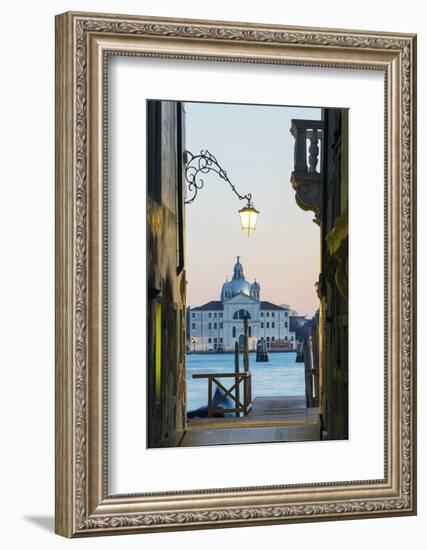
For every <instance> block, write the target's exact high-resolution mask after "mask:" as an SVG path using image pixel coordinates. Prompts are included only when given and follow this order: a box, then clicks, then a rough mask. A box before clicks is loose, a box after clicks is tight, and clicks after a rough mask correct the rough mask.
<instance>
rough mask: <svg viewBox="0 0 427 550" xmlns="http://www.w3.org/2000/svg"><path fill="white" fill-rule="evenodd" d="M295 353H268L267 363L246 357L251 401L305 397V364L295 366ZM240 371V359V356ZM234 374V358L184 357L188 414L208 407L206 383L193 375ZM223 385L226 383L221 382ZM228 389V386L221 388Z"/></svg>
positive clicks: (228, 354) (253, 357) (225, 355)
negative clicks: (249, 375) (283, 397)
mask: <svg viewBox="0 0 427 550" xmlns="http://www.w3.org/2000/svg"><path fill="white" fill-rule="evenodd" d="M295 358H296V353H295V352H286V353H270V354H269V361H268V363H257V362H256V361H255V354H250V355H249V368H250V370H251V372H252V398H253V399H254V398H255V397H257V396H268V395H304V393H305V387H304V386H305V383H304V363H295ZM240 370H241V371H243V355H241V356H240ZM208 372H209V373H210V372H214V373H220V372H234V355H233V354H232V353H226V354H212V355H203V354H197V353H196V354H191V353H190V354H187V410H189V411H192V410H194V409H197V408H198V407H202V406H205V405H207V396H208V381H207V379H201V380H193V378H192V376H193V374H196V373H197V374H199V373H208ZM222 382H223V383H224V382H227V380H226V379H224V381H222ZM224 385H225V386H226V387H227V384H224Z"/></svg>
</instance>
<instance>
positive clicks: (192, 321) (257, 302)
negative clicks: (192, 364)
mask: <svg viewBox="0 0 427 550" xmlns="http://www.w3.org/2000/svg"><path fill="white" fill-rule="evenodd" d="M245 317H246V318H247V319H248V328H249V350H255V349H256V344H257V342H258V340H259V339H260V338H264V340H265V341H266V343H267V347H268V348H270V349H274V348H276V349H295V333H294V332H291V331H290V310H289V308H288V307H287V306H283V305H276V304H273V303H271V302H267V301H265V300H261V287H260V285H259V283H258V282H257V281H254V282H253V283H250V282H249V281H247V280H246V279H245V275H244V272H243V265H242V264H241V262H240V257H239V256H237V261H236V263H235V264H234V269H233V276H232V279H231V281H228V280H226V281H225V283H224V284H223V285H222V289H221V294H220V300H213V301H210V302H208V303H206V304H203V305H202V306H199V307H194V308H189V310H188V318H187V345H188V346H189V348H190V349H191V351H234V346H235V342H236V341H239V344H240V348H241V349H243V319H244V318H245Z"/></svg>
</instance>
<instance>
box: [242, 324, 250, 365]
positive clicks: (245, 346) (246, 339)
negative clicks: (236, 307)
mask: <svg viewBox="0 0 427 550" xmlns="http://www.w3.org/2000/svg"><path fill="white" fill-rule="evenodd" d="M243 328H244V340H243V366H244V367H245V372H248V371H249V337H248V332H249V330H248V319H247V317H246V315H245V318H244V319H243Z"/></svg>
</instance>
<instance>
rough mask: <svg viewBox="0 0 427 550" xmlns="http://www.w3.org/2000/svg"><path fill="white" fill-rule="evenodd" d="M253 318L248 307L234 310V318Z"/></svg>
mask: <svg viewBox="0 0 427 550" xmlns="http://www.w3.org/2000/svg"><path fill="white" fill-rule="evenodd" d="M245 317H246V319H251V314H250V313H249V311H247V310H246V309H238V310H237V311H235V312H234V315H233V319H244V318H245Z"/></svg>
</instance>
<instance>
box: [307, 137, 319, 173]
mask: <svg viewBox="0 0 427 550" xmlns="http://www.w3.org/2000/svg"><path fill="white" fill-rule="evenodd" d="M307 139H309V140H310V146H309V148H308V153H309V156H308V171H309V173H310V174H312V173H316V167H317V163H318V162H319V136H318V134H317V130H316V129H313V130H309V131H308V132H307Z"/></svg>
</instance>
